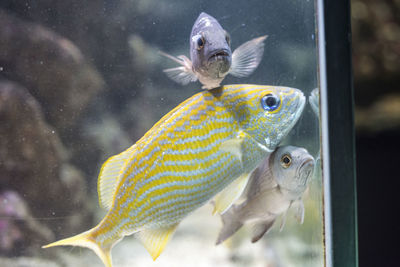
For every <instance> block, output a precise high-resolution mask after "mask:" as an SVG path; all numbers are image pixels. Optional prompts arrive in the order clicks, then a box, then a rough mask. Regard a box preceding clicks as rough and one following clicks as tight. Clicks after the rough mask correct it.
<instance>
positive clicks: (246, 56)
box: [229, 35, 268, 78]
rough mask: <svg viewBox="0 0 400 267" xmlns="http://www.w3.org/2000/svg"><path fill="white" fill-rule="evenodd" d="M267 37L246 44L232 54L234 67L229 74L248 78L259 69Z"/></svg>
mask: <svg viewBox="0 0 400 267" xmlns="http://www.w3.org/2000/svg"><path fill="white" fill-rule="evenodd" d="M267 37H268V36H267V35H264V36H261V37H258V38H254V39H252V40H250V41H247V42H245V43H244V44H242V45H241V46H239V47H238V48H236V49H235V51H233V53H232V66H231V69H230V71H229V74H231V75H233V76H235V77H239V78H241V77H247V76H249V75H250V74H251V73H253V71H254V70H255V69H256V68H257V67H258V64H260V61H261V59H262V56H263V54H264V40H265V39H267Z"/></svg>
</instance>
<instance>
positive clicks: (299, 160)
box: [216, 146, 315, 245]
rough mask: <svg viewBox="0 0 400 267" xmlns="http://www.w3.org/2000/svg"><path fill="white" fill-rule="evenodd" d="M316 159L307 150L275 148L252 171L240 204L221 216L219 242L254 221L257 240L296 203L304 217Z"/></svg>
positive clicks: (301, 219)
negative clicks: (305, 195) (305, 198)
mask: <svg viewBox="0 0 400 267" xmlns="http://www.w3.org/2000/svg"><path fill="white" fill-rule="evenodd" d="M314 164H315V161H314V158H313V157H312V156H311V155H310V154H309V153H308V152H307V150H306V149H304V148H300V147H294V146H283V147H279V148H278V149H276V150H275V151H274V152H273V153H272V154H270V156H268V157H267V158H266V159H265V160H264V161H263V162H262V163H261V164H260V165H259V166H258V167H257V168H256V169H255V170H254V172H253V173H252V175H251V177H250V180H249V183H248V185H247V188H246V191H245V192H246V193H245V199H244V201H243V202H242V203H241V204H235V205H232V206H231V207H230V208H229V209H228V210H227V211H226V212H225V213H223V214H222V215H221V218H222V222H223V227H222V230H221V231H220V233H219V236H218V239H217V242H216V244H217V245H218V244H220V243H222V242H223V241H225V240H226V239H228V238H229V237H230V236H232V235H233V234H234V233H235V232H236V231H238V230H239V229H240V228H241V227H242V226H243V225H244V224H246V223H253V224H254V228H253V233H252V240H251V241H252V242H253V243H254V242H257V241H258V240H259V239H260V238H261V237H263V235H264V234H265V233H266V232H267V231H268V230H269V229H270V228H271V227H272V225H273V224H274V222H275V220H276V219H277V217H278V216H280V215H283V216H284V217H283V220H282V224H281V229H282V227H283V226H284V223H285V219H286V212H287V210H288V209H289V208H290V207H291V206H292V205H294V204H296V206H297V210H296V218H297V219H298V221H299V222H300V223H303V220H304V205H303V202H302V200H301V198H302V194H303V193H304V191H305V190H306V188H307V185H308V181H309V180H310V178H311V177H312V175H313V172H314Z"/></svg>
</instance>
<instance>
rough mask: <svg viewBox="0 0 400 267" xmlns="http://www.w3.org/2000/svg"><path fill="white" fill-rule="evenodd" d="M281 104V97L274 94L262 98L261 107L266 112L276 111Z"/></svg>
mask: <svg viewBox="0 0 400 267" xmlns="http://www.w3.org/2000/svg"><path fill="white" fill-rule="evenodd" d="M280 103H281V100H280V99H279V97H277V96H276V95H273V94H267V95H265V96H263V97H262V98H261V106H262V107H263V109H264V110H266V111H274V110H276V109H277V108H278V107H279V105H280Z"/></svg>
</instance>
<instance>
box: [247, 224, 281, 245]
mask: <svg viewBox="0 0 400 267" xmlns="http://www.w3.org/2000/svg"><path fill="white" fill-rule="evenodd" d="M274 222H275V219H273V220H269V221H265V222H261V223H257V224H256V225H254V226H253V233H252V235H251V243H255V242H257V241H258V240H260V239H261V237H263V236H264V235H265V233H266V232H268V231H269V229H271V227H272V225H274Z"/></svg>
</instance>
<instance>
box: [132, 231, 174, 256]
mask: <svg viewBox="0 0 400 267" xmlns="http://www.w3.org/2000/svg"><path fill="white" fill-rule="evenodd" d="M176 227H178V224H174V225H171V226H168V227H162V228H157V229H146V230H143V231H140V232H138V233H136V234H135V237H137V238H138V239H139V240H140V242H142V244H143V246H144V247H145V248H146V250H147V251H148V252H149V253H150V255H151V257H152V258H153V260H156V259H157V258H158V256H160V254H161V252H163V250H164V248H165V246H166V245H167V244H168V241H169V240H170V239H171V237H172V235H173V234H174V232H175V230H176Z"/></svg>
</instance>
